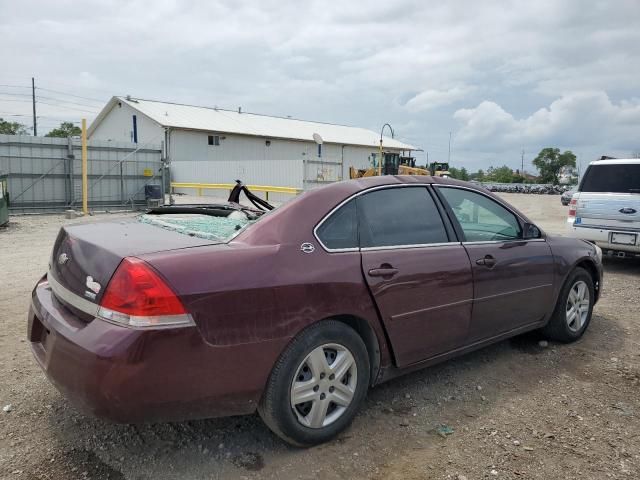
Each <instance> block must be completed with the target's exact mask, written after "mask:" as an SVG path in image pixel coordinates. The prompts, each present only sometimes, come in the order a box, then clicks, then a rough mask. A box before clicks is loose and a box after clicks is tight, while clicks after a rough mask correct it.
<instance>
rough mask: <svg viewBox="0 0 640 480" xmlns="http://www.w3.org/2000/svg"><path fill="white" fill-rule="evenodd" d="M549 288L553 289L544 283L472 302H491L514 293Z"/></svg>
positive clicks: (475, 299)
mask: <svg viewBox="0 0 640 480" xmlns="http://www.w3.org/2000/svg"><path fill="white" fill-rule="evenodd" d="M549 287H553V284H552V283H544V284H542V285H536V286H535V287H528V288H521V289H519V290H511V291H509V292H502V293H496V294H495V295H487V296H486V297H480V298H474V300H473V301H474V302H484V301H486V300H492V299H494V298H498V297H504V296H507V295H513V294H515V293H524V292H529V291H531V290H537V289H538V288H549Z"/></svg>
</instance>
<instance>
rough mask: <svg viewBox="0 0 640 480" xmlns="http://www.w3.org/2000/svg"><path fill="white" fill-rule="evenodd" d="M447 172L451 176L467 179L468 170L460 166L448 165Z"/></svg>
mask: <svg viewBox="0 0 640 480" xmlns="http://www.w3.org/2000/svg"><path fill="white" fill-rule="evenodd" d="M449 174H450V177H451V178H455V179H458V180H464V181H468V180H469V172H467V169H466V168H464V167H462V168H456V167H449Z"/></svg>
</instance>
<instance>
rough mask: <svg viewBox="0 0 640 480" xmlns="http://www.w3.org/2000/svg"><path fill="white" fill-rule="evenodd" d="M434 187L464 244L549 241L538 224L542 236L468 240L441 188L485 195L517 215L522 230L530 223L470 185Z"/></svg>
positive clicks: (438, 185) (434, 185) (507, 207)
mask: <svg viewBox="0 0 640 480" xmlns="http://www.w3.org/2000/svg"><path fill="white" fill-rule="evenodd" d="M432 185H433V187H436V188H434V191H435V192H436V193H437V195H438V198H439V199H440V201H441V202H442V205H443V207H444V209H445V211H446V213H447V216H448V217H449V221H450V222H451V223H452V224H453V228H454V229H455V231H456V235H457V236H458V240H460V242H461V243H462V245H484V244H496V243H516V242H546V241H547V235H546V234H545V232H544V231H543V230H542V229H541V228H540V227H538V226H537V225H536V227H537V228H538V230H540V238H513V239H505V240H481V241H466V240H465V238H466V236H465V234H464V231H463V230H462V226H461V225H460V222H459V221H458V219H457V218H456V216H455V214H454V213H453V210H452V209H451V205H449V202H447V199H446V198H444V196H443V195H442V193H441V192H440V191H439V189H440V188H457V189H459V190H468V191H470V192H472V193H476V194H478V195H481V196H483V197H485V198H486V199H488V200H490V201H492V202H495V203H497V204H498V205H500V206H501V207H502V208H504V209H505V210H507V211H508V212H510V213H511V214H512V215H513V216H514V217H516V220H517V221H518V224H519V225H520V229H521V230H522V231H524V224H525V223H528V222H527V220H526V219H525V218H523V217H522V216H521V215H520V214H518V213H517V212H514V211H513V210H512V209H511V208H509V206H507V205H505V204H504V203H503V202H501V201H498V200H496V199H495V198H493V197H491V196H490V195H486V194H485V193H484V192H481V191H480V190H476V189H474V188H469V187H464V186H462V185H449V184H447V185H443V184H432Z"/></svg>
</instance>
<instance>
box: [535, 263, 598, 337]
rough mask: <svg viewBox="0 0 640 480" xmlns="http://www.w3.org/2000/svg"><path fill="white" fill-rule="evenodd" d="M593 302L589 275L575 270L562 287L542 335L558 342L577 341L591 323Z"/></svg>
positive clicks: (592, 289)
mask: <svg viewBox="0 0 640 480" xmlns="http://www.w3.org/2000/svg"><path fill="white" fill-rule="evenodd" d="M594 300H595V291H594V286H593V279H592V278H591V275H589V273H588V272H587V271H586V270H584V269H583V268H576V269H575V270H574V271H573V272H572V273H571V274H570V275H569V278H568V279H567V281H566V282H565V284H564V286H563V287H562V291H561V292H560V296H559V297H558V303H557V304H556V308H555V310H554V312H553V315H552V317H551V319H550V320H549V323H548V324H547V325H546V326H545V327H544V329H543V333H544V334H545V335H546V336H547V337H549V338H550V339H552V340H557V341H559V342H565V343H568V342H573V341H575V340H577V339H579V338H580V337H581V336H582V335H583V334H584V332H585V331H586V330H587V327H588V326H589V322H590V321H591V314H592V312H593V303H594Z"/></svg>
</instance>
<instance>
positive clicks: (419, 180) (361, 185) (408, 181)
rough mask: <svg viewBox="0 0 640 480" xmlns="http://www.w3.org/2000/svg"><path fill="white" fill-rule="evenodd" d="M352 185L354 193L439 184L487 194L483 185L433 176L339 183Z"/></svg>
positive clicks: (398, 176) (397, 177) (399, 176)
mask: <svg viewBox="0 0 640 480" xmlns="http://www.w3.org/2000/svg"><path fill="white" fill-rule="evenodd" d="M344 183H350V184H351V185H353V187H354V188H353V190H354V191H359V190H366V189H369V188H372V187H380V186H386V185H398V184H405V185H412V184H417V185H419V184H430V183H432V184H438V185H458V186H462V187H467V188H470V189H473V190H478V191H481V192H485V189H484V187H482V185H478V184H473V183H469V182H463V181H462V180H456V179H455V178H450V177H447V178H445V177H437V176H431V175H382V176H375V177H363V178H358V179H354V180H345V181H343V182H338V184H344Z"/></svg>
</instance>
